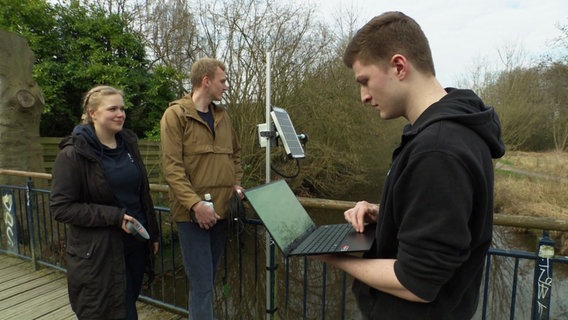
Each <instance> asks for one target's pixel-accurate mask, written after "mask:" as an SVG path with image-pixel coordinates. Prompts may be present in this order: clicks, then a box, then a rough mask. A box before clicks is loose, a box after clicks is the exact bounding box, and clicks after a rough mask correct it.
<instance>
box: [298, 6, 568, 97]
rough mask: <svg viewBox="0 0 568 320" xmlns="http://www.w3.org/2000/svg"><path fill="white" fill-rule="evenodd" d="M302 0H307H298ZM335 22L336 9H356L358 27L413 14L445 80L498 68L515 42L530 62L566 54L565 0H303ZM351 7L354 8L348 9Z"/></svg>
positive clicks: (567, 18) (450, 83)
mask: <svg viewBox="0 0 568 320" xmlns="http://www.w3.org/2000/svg"><path fill="white" fill-rule="evenodd" d="M297 1H302V2H304V1H305V0H297ZM307 2H310V3H312V4H313V5H314V6H316V10H317V11H318V12H319V14H320V15H321V17H322V18H323V19H325V20H326V21H328V22H333V21H334V17H337V16H338V15H339V14H340V12H345V11H346V10H352V11H354V12H356V13H357V17H358V22H359V25H358V26H357V28H359V27H361V26H362V25H363V24H365V23H366V22H367V21H369V20H370V19H371V18H372V17H374V16H376V15H378V14H380V13H382V12H385V11H391V10H396V11H402V12H404V13H405V14H407V15H409V16H410V17H412V18H413V19H415V20H416V21H417V22H418V23H419V24H420V26H421V27H422V29H423V30H424V32H425V33H426V36H427V37H428V39H429V41H430V47H431V49H432V55H433V57H434V65H435V67H436V73H437V76H438V79H439V80H440V82H441V83H442V85H443V86H456V85H457V84H458V80H461V81H462V82H463V80H464V79H465V80H469V79H471V76H469V74H470V73H471V72H472V71H473V70H474V69H475V67H476V66H479V65H481V64H485V65H487V66H489V69H490V70H498V69H500V68H502V64H501V63H500V58H499V51H501V52H504V51H506V50H507V49H510V48H517V49H516V52H521V53H523V56H524V57H525V59H523V61H525V60H527V61H526V62H525V64H528V63H530V60H531V59H535V58H538V57H540V56H542V55H544V54H552V55H554V56H559V55H563V56H566V55H567V54H568V52H566V49H565V48H563V49H561V48H559V47H558V46H556V47H554V46H553V40H555V39H556V38H558V37H559V36H560V35H561V32H560V31H559V29H558V27H557V26H558V25H568V0H397V1H393V0H382V1H381V0H307ZM351 8H352V9H351Z"/></svg>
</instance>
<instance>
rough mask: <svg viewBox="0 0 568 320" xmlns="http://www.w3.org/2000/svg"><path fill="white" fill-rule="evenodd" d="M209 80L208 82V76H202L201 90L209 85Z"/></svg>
mask: <svg viewBox="0 0 568 320" xmlns="http://www.w3.org/2000/svg"><path fill="white" fill-rule="evenodd" d="M209 80H210V79H209V76H208V75H205V76H203V78H202V79H201V86H202V87H203V88H207V87H209V83H210V82H209Z"/></svg>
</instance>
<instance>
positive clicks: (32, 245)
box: [26, 177, 39, 270]
mask: <svg viewBox="0 0 568 320" xmlns="http://www.w3.org/2000/svg"><path fill="white" fill-rule="evenodd" d="M32 184H33V182H32V179H31V178H29V177H28V179H27V183H26V219H27V220H28V233H29V237H30V256H31V258H32V265H33V267H34V270H38V269H39V268H38V265H37V258H36V252H35V236H34V230H35V227H34V223H33V217H32V214H33V208H32V188H33V186H32Z"/></svg>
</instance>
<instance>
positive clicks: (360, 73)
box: [353, 60, 405, 120]
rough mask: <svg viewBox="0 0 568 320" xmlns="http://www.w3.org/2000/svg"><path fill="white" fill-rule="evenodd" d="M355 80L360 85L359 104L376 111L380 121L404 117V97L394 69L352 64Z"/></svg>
mask: <svg viewBox="0 0 568 320" xmlns="http://www.w3.org/2000/svg"><path fill="white" fill-rule="evenodd" d="M353 73H354V74H355V80H356V81H357V83H359V85H360V89H361V102H363V103H368V104H370V105H371V107H373V108H374V109H375V110H377V111H378V112H379V114H380V117H381V118H382V119H385V120H386V119H395V118H398V117H401V116H404V110H403V106H404V104H403V101H404V98H405V97H404V95H403V92H402V90H401V86H399V80H398V78H397V77H396V68H393V67H390V66H389V67H388V68H386V69H384V68H381V67H379V66H378V65H376V64H374V63H369V64H363V63H361V62H360V61H358V60H356V61H355V62H354V63H353Z"/></svg>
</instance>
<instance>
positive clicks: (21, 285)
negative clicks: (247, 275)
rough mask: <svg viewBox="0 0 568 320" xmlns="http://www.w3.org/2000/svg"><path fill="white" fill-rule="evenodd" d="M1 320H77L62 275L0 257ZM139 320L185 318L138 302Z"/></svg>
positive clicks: (14, 258)
mask: <svg viewBox="0 0 568 320" xmlns="http://www.w3.org/2000/svg"><path fill="white" fill-rule="evenodd" d="M0 277H2V279H3V280H2V281H0V319H2V320H28V319H29V320H32V319H42V320H51V319H58V320H60V319H61V320H67V319H73V320H76V319H77V317H76V316H75V314H74V313H73V311H72V310H71V306H70V305H69V297H68V294H67V280H66V276H65V273H63V272H60V271H57V270H53V269H49V268H43V269H40V270H38V271H34V270H33V268H32V267H31V264H30V262H29V261H25V260H23V259H19V258H17V257H14V256H8V255H6V254H0ZM136 307H137V310H138V317H139V319H141V320H158V319H159V320H181V319H184V318H185V317H183V316H181V315H178V314H175V313H172V312H169V311H166V310H163V309H161V308H159V307H156V306H153V305H149V304H146V303H143V302H140V301H138V302H137V303H136Z"/></svg>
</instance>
